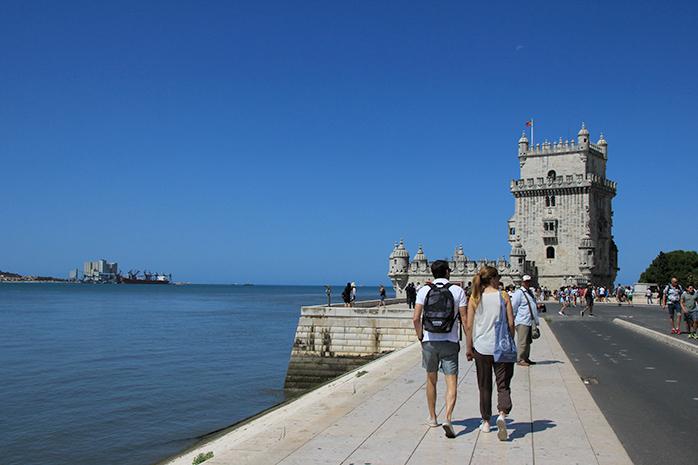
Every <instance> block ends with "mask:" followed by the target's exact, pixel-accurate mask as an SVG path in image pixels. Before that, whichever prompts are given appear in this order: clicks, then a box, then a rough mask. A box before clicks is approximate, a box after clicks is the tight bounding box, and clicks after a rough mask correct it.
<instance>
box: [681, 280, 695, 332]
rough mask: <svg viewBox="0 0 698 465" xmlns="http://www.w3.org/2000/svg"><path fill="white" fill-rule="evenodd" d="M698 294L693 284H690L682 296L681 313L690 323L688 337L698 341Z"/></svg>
mask: <svg viewBox="0 0 698 465" xmlns="http://www.w3.org/2000/svg"><path fill="white" fill-rule="evenodd" d="M696 299H698V293H696V290H695V288H694V287H693V284H689V285H688V287H687V288H686V291H685V292H684V293H683V294H681V311H682V312H683V314H684V318H685V319H686V321H687V322H688V337H689V338H692V339H698V333H697V332H696V331H698V306H697V305H696Z"/></svg>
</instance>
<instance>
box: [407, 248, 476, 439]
mask: <svg viewBox="0 0 698 465" xmlns="http://www.w3.org/2000/svg"><path fill="white" fill-rule="evenodd" d="M431 274H432V275H433V276H434V281H433V282H432V283H430V284H428V285H426V286H424V287H422V288H421V289H420V290H419V292H417V304H416V305H415V308H414V314H413V316H412V322H413V324H414V329H415V332H416V333H417V339H419V340H420V341H421V343H422V367H424V369H425V370H426V372H427V383H426V387H427V389H426V390H427V408H428V409H429V418H428V419H427V425H429V426H431V427H436V426H439V423H438V422H437V420H436V381H437V379H438V371H439V370H440V371H441V372H442V373H443V374H444V378H445V379H446V421H444V423H443V425H442V426H443V429H444V431H445V432H446V437H448V438H454V437H456V435H455V432H454V430H453V425H452V423H451V419H452V418H451V417H452V415H453V408H454V407H455V405H456V391H457V389H458V352H459V351H460V343H459V325H462V324H463V322H464V321H465V318H466V313H465V312H466V301H465V292H464V291H463V288H461V287H460V286H457V285H453V284H451V283H449V281H448V280H449V278H450V277H451V269H450V268H449V266H448V262H447V261H445V260H436V261H434V262H433V263H432V264H431ZM449 306H450V307H451V308H450V309H449V308H447V307H449ZM449 310H451V312H449ZM444 315H446V317H444Z"/></svg>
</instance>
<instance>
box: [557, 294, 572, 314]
mask: <svg viewBox="0 0 698 465" xmlns="http://www.w3.org/2000/svg"><path fill="white" fill-rule="evenodd" d="M560 305H562V307H561V308H560V311H559V312H557V313H558V314H559V315H560V316H567V313H565V309H566V308H567V307H569V306H570V295H569V293H568V292H567V288H566V287H561V288H560Z"/></svg>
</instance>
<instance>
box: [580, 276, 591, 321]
mask: <svg viewBox="0 0 698 465" xmlns="http://www.w3.org/2000/svg"><path fill="white" fill-rule="evenodd" d="M584 300H585V301H586V307H584V310H582V311H581V312H579V314H580V315H581V316H584V312H586V311H589V316H594V286H592V285H591V283H589V284H587V288H586V291H584Z"/></svg>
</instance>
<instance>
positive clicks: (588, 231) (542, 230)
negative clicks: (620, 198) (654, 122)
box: [388, 123, 618, 297]
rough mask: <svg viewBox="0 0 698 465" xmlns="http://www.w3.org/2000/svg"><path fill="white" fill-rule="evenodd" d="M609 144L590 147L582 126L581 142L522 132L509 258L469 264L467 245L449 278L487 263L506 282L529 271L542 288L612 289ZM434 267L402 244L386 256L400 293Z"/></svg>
mask: <svg viewBox="0 0 698 465" xmlns="http://www.w3.org/2000/svg"><path fill="white" fill-rule="evenodd" d="M607 161H608V143H607V142H606V140H605V139H604V137H603V134H602V135H601V136H600V137H599V140H598V142H597V143H596V144H593V143H591V138H590V136H589V130H588V129H587V128H586V127H585V126H584V123H582V128H581V129H580V130H579V133H578V134H577V140H576V141H574V140H566V141H563V140H562V138H560V140H559V141H558V142H553V143H550V142H548V141H545V142H544V143H543V144H536V145H535V146H533V145H530V146H529V142H528V138H527V137H526V135H525V134H523V135H522V136H521V139H519V143H518V162H519V167H520V170H521V178H520V179H515V180H513V181H512V182H511V193H512V194H513V196H514V200H515V203H514V215H513V216H512V217H511V218H510V219H509V221H508V223H507V232H508V239H509V244H510V245H511V252H510V253H509V261H507V260H506V259H504V258H500V259H499V260H496V261H495V260H470V259H469V258H468V257H466V256H465V254H464V253H463V247H462V246H459V247H457V248H456V250H455V253H454V255H453V257H452V258H451V260H450V266H451V269H452V270H453V272H452V273H451V280H452V281H455V282H460V283H462V284H465V283H468V282H469V281H471V280H472V278H473V277H474V276H475V274H476V273H477V272H478V270H479V269H480V268H481V267H482V266H484V265H491V266H494V267H496V268H497V269H498V270H499V274H500V276H501V277H502V282H503V283H504V284H505V285H507V284H512V283H515V284H518V283H519V282H520V281H521V277H522V275H524V274H528V275H531V276H532V277H533V279H534V281H535V283H536V284H537V285H539V286H546V287H548V288H549V289H554V288H557V287H560V286H563V285H578V286H583V285H586V283H589V282H591V283H593V284H595V285H601V286H605V287H607V288H611V287H612V286H613V282H614V281H615V278H616V272H617V271H618V248H617V247H616V244H615V242H614V241H613V234H612V226H613V210H612V206H611V200H612V199H613V197H614V196H615V195H616V183H615V182H613V181H611V180H609V179H607V178H606V162H607ZM430 264H431V263H430V262H429V261H428V260H427V257H426V255H425V254H424V250H423V249H422V247H421V246H420V247H419V250H418V251H417V254H416V255H415V256H414V258H413V259H412V260H410V254H409V252H408V251H407V249H406V248H405V245H404V243H403V242H402V241H400V243H396V244H395V246H394V247H393V251H392V253H391V254H390V257H389V271H388V276H389V277H390V279H391V281H392V283H393V288H394V289H395V293H396V294H397V296H398V297H401V296H404V292H405V291H404V290H405V286H407V284H408V283H410V282H412V283H414V284H415V285H417V286H419V285H422V284H424V283H426V282H427V281H431V279H432V277H431V270H430Z"/></svg>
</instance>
